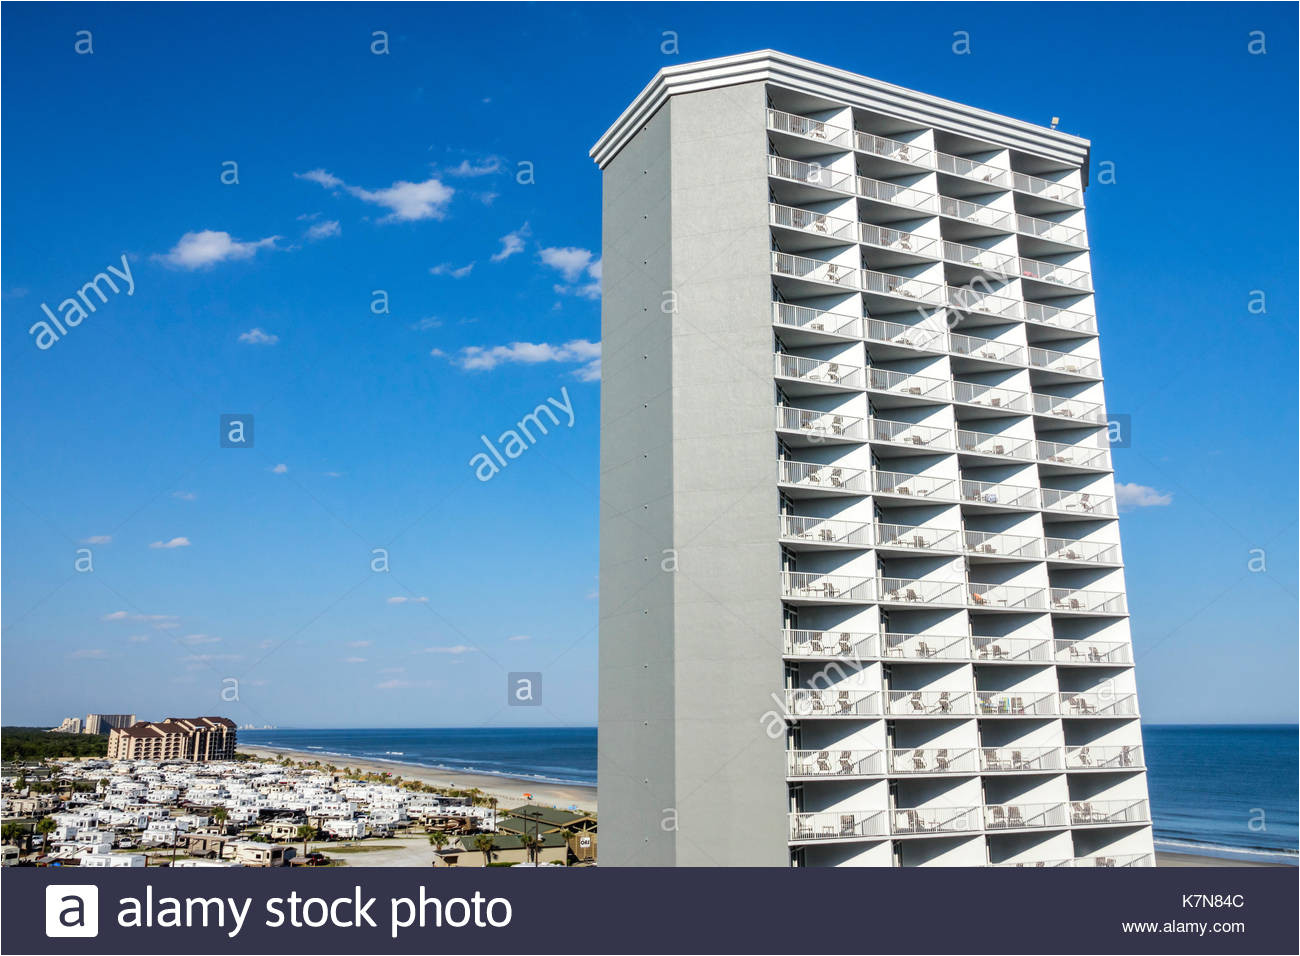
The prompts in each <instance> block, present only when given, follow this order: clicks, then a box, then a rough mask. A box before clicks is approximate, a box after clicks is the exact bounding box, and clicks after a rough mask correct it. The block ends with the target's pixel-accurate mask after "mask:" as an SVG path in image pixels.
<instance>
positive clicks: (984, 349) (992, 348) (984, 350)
mask: <svg viewBox="0 0 1300 956" xmlns="http://www.w3.org/2000/svg"><path fill="white" fill-rule="evenodd" d="M948 350H949V351H950V352H952V354H953V355H964V356H968V357H969V358H977V359H985V360H987V361H989V362H1001V363H1003V364H1004V365H1024V364H1025V350H1024V349H1023V348H1021V347H1020V346H1019V345H1014V344H1012V343H1010V342H997V341H995V340H993V339H985V338H980V337H979V336H978V335H965V334H963V333H961V332H952V333H950V334H949V335H948Z"/></svg>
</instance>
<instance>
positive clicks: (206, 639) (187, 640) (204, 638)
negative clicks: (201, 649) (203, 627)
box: [180, 634, 221, 647]
mask: <svg viewBox="0 0 1300 956" xmlns="http://www.w3.org/2000/svg"><path fill="white" fill-rule="evenodd" d="M180 642H181V643H182V644H188V645H190V646H191V647H193V646H194V645H196V644H219V643H221V638H219V637H212V636H210V635H208V634H186V635H185V636H184V637H182V638H181V639H180Z"/></svg>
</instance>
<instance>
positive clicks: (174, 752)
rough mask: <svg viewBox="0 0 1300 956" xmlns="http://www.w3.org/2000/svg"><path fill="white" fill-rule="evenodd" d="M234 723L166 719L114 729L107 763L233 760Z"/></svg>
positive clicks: (221, 720)
mask: <svg viewBox="0 0 1300 956" xmlns="http://www.w3.org/2000/svg"><path fill="white" fill-rule="evenodd" d="M236 736H237V732H236V730H235V722H234V721H233V720H229V719H228V718H225V717H168V718H167V719H166V720H163V721H157V722H150V721H142V722H140V723H138V724H132V725H131V726H130V727H114V728H113V729H112V730H111V731H109V734H108V759H109V760H198V761H208V760H234V759H235V744H236Z"/></svg>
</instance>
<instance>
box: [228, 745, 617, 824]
mask: <svg viewBox="0 0 1300 956" xmlns="http://www.w3.org/2000/svg"><path fill="white" fill-rule="evenodd" d="M239 752H240V753H246V754H249V755H250V756H253V757H271V758H279V757H288V758H289V759H290V760H297V761H301V762H302V763H311V762H312V761H315V760H319V761H321V762H322V763H332V764H333V765H334V766H336V767H339V768H342V767H351V768H352V769H353V770H363V771H366V772H369V773H390V774H392V775H393V776H395V777H401V778H402V779H404V780H419V781H421V782H422V783H428V784H433V785H434V786H437V787H458V788H464V789H469V788H471V787H477V788H478V789H480V790H482V791H483V792H484V793H486V794H487V795H488V796H490V797H496V798H497V800H499V801H500V806H501V807H502V808H509V807H516V806H519V805H520V804H524V803H535V804H538V805H539V806H546V807H559V808H561V809H567V808H569V807H570V806H576V807H577V808H578V809H579V810H586V811H589V812H592V813H595V812H596V788H595V787H583V786H578V785H577V784H572V785H571V784H557V783H538V782H536V781H531V780H522V779H517V778H514V777H496V776H492V775H491V774H482V773H457V772H454V771H449V770H435V769H434V768H432V767H421V766H417V765H416V764H409V763H399V762H398V761H396V760H373V759H362V758H360V757H337V756H329V755H324V754H321V753H319V752H312V751H307V750H290V749H288V748H286V747H256V746H249V745H248V744H240V745H239ZM525 793H531V794H532V799H531V800H529V799H528V798H526V797H525V796H524V794H525Z"/></svg>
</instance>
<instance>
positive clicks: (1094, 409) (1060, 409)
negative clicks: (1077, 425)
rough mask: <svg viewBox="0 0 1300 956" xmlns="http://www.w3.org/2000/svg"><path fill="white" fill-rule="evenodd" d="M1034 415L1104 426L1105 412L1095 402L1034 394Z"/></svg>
mask: <svg viewBox="0 0 1300 956" xmlns="http://www.w3.org/2000/svg"><path fill="white" fill-rule="evenodd" d="M1034 413H1035V414H1037V415H1054V416H1055V417H1057V418H1069V419H1072V420H1074V421H1080V422H1085V423H1087V424H1089V425H1104V424H1105V423H1106V410H1105V409H1104V408H1102V406H1101V405H1099V404H1098V403H1096V402H1081V401H1079V400H1078V399H1076V398H1063V397H1062V396H1060V395H1042V394H1040V393H1038V392H1035V393H1034Z"/></svg>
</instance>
